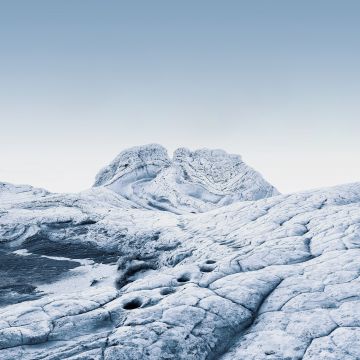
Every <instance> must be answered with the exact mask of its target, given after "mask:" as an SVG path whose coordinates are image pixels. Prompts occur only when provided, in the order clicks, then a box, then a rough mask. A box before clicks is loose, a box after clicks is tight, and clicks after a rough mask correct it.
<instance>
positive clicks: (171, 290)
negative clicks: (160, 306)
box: [160, 287, 176, 295]
mask: <svg viewBox="0 0 360 360" xmlns="http://www.w3.org/2000/svg"><path fill="white" fill-rule="evenodd" d="M175 291H176V289H174V288H171V287H168V288H163V289H161V290H160V294H161V295H169V294H173V293H174V292H175Z"/></svg>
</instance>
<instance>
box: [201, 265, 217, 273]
mask: <svg viewBox="0 0 360 360" xmlns="http://www.w3.org/2000/svg"><path fill="white" fill-rule="evenodd" d="M214 269H215V267H214V265H200V271H201V272H212V271H213V270H214Z"/></svg>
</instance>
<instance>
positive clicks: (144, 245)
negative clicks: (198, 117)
mask: <svg viewBox="0 0 360 360" xmlns="http://www.w3.org/2000/svg"><path fill="white" fill-rule="evenodd" d="M156 148H157V147H155V148H154V149H153V150H152V151H150V152H148V151H145V153H146V155H145V154H141V155H139V156H138V158H136V160H132V161H133V162H131V161H130V160H129V159H128V163H129V165H127V166H125V162H123V160H121V159H120V160H119V164H120V163H121V164H122V165H119V166H120V167H121V168H122V169H123V173H121V174H122V175H121V176H120V179H121V178H122V179H123V180H121V181H124V182H123V183H122V185H124V184H126V182H128V184H133V185H134V184H136V183H137V182H138V181H139V183H138V185H135V186H133V185H131V186H130V187H128V188H127V189H128V192H127V194H130V195H131V196H128V199H126V198H125V197H124V196H123V194H119V193H116V192H114V191H112V190H111V189H108V188H107V187H108V186H107V185H106V186H97V187H94V188H92V189H90V190H87V191H84V192H81V193H79V194H50V193H46V192H45V193H44V192H42V191H40V192H36V191H35V193H33V192H32V190H31V188H29V191H18V189H16V187H15V188H12V187H11V186H10V185H7V186H6V190H4V192H6V193H7V195H6V201H5V202H0V360H30V359H31V360H33V359H47V360H50V359H52V360H54V359H72V360H75V359H77V360H80V359H82V360H90V359H97V360H115V359H130V360H140V359H149V360H153V359H154V360H155V359H156V360H157V359H196V360H197V359H224V360H227V359H241V360H263V359H264V360H265V359H266V360H268V359H272V360H275V359H277V360H278V359H288V360H300V359H306V360H310V359H313V360H315V359H316V360H317V359H321V360H327V359H334V360H335V359H336V360H337V359H349V360H350V359H351V360H356V359H359V358H360V351H359V345H358V344H359V340H360V295H359V294H360V262H359V257H360V183H355V184H347V185H342V186H337V187H333V188H328V189H319V190H312V191H306V192H301V193H295V194H288V195H277V196H271V197H263V198H260V199H258V200H251V201H234V202H232V201H230V204H229V205H223V206H221V207H215V208H214V209H213V210H209V211H206V212H202V213H195V214H192V213H189V211H187V213H186V214H180V215H179V214H176V213H174V211H158V210H156V207H152V206H148V207H149V208H146V207H144V206H142V203H141V202H140V200H139V199H140V198H139V199H137V202H135V201H134V195H133V192H132V191H133V189H134V188H136V187H137V186H139V189H138V190H139V192H140V187H141V189H143V190H142V191H144V192H145V194H153V193H154V192H153V191H154V189H153V188H151V187H152V186H154V183H155V181H159V182H161V181H163V180H161V179H163V178H165V180H166V181H165V180H164V181H163V182H162V183H163V184H170V185H171V184H172V183H171V182H169V181H168V179H167V176H170V174H171V171H175V172H176V171H180V170H181V171H180V173H181V176H182V177H184V176H185V175H184V173H185V174H187V175H186V181H188V184H190V185H189V186H191V187H192V186H193V185H192V184H199V183H201V184H203V186H204V188H206V189H207V191H209V192H211V193H212V194H214V193H216V192H221V191H224V192H225V190H224V189H225V188H226V191H229V189H231V191H233V194H244V192H243V191H242V190H241V191H240V192H237V191H238V190H239V189H240V188H239V187H238V185H239V184H240V183H241V181H240V182H239V181H238V180H236V176H235V177H234V176H233V175H232V173H231V169H232V168H233V161H235V160H231V157H230V159H229V158H228V155H224V156H225V158H226V159H228V160H226V159H224V163H223V164H222V165H221V166H220V165H219V169H218V170H217V167H216V166H215V165H214V163H216V161H215V162H214V161H213V159H214V157H215V158H216V157H220V158H221V157H222V156H223V153H221V152H218V151H216V152H215V154H214V153H212V155H211V156H210V158H211V161H209V162H207V161H205V159H206V158H207V154H208V151H207V150H206V151H205V155H204V154H200V153H198V152H195V153H196V154H195V153H191V152H189V151H188V150H178V151H177V152H176V154H175V156H174V159H173V160H172V161H170V160H168V159H167V157H166V156H165V155H166V152H161V151H160V153H162V156H160V155H159V157H161V159H162V160H159V161H155V160H156V159H157V158H158V154H157V151H155V150H156ZM135 152H136V153H139V151H138V150H136V151H135ZM154 153H156V154H157V155H156V156H155V158H153V156H154ZM129 156H130V155H129ZM194 157H195V158H196V160H191V159H192V158H194ZM120 158H121V157H120ZM130 158H131V159H133V158H134V155H133V154H131V156H130ZM142 159H146V161H143V160H142ZM149 159H153V160H151V161H150V160H149ZM200 159H201V160H200ZM142 161H143V162H142ZM226 161H229V165H226ZM149 162H151V164H152V165H151V166H150V167H149V168H148V169H147V170H144V169H145V168H146V166H147V165H146V164H148V163H149ZM193 163H194V164H195V165H194V164H193ZM173 164H176V165H173ZM190 164H192V165H190ZM200 164H201V165H200ZM211 164H212V165H211ZM127 168H132V170H131V171H130V170H127ZM208 168H211V171H208V170H207V169H208ZM226 168H228V169H229V175H225V174H227V172H226V171H225V170H224V169H226ZM112 169H113V170H111V169H109V171H105V172H104V173H103V175H102V176H99V177H98V180H99V185H100V183H101V184H107V182H108V181H109V184H110V183H111V179H112V178H113V177H116V176H117V175H116V174H119V171H118V165H114V166H113V167H112ZM134 169H137V170H134ZM179 169H180V170H179ZM184 169H185V170H184ZM128 171H129V172H128ZM222 171H223V173H221V172H222ZM127 172H128V173H127ZM125 173H126V174H128V175H124V174H125ZM236 173H238V172H236ZM129 174H130V175H129ZM144 174H145V175H146V174H150V175H146V176H148V178H152V179H153V180H151V181H148V180H146V181H141V179H143V178H144V177H145V178H146V176H145V175H144ZM154 174H155V177H153V176H154ZM209 174H211V176H210V175H209ZM217 174H218V175H217ZM137 176H138V177H137ZM171 176H172V175H171ZM148 178H146V179H148ZM124 179H125V180H126V181H125V180H124ZM134 179H135V180H134ZM172 179H173V178H172ZM224 179H225V180H224ZM229 179H233V180H234V179H235V180H234V181H230V180H229ZM160 180H161V181H160ZM103 181H104V183H103ZM145 183H146V184H145ZM231 184H232V185H231ZM251 184H252V183H251V182H250V183H249V187H248V185H246V187H245V188H246V189H249V188H251V187H250V185H251ZM140 185H141V186H140ZM170 185H169V186H170ZM164 186H165V185H164ZM148 187H149V188H150V190H151V191H150V190H147V189H148ZM121 188H122V189H124V188H126V186H122V187H121ZM255 188H257V187H255ZM9 189H11V191H9ZM145 189H146V191H145ZM166 189H168V188H166ZM192 189H194V187H192ZM241 189H242V188H241ZM257 189H258V188H257ZM175 190H176V191H177V192H179V189H178V188H176V189H175ZM147 191H148V192H147ZM166 191H168V190H166ZM251 191H252V190H251ZM254 191H255V190H254ZM256 191H258V190H256ZM29 192H30V193H31V196H28V195H29V194H28V193H29ZM184 193H185V191H183V190H182V193H181V194H184ZM21 194H22V195H21ZM146 196H148V195H146ZM149 196H150V195H149ZM187 196H189V195H187ZM231 196H233V195H231ZM242 196H243V195H242ZM145 198H146V197H141V199H142V200H144V199H145ZM223 198H225V197H223ZM202 199H204V195H202ZM239 199H241V198H237V200H239ZM202 201H203V202H204V203H206V201H204V200H202ZM225 202H227V201H225ZM175 204H176V205H177V206H178V205H179V203H178V202H176V203H173V206H174V209H175ZM217 204H218V203H217ZM177 209H178V208H177ZM184 209H185V208H184ZM196 209H198V208H196ZM170 210H173V208H170ZM184 212H185V211H184Z"/></svg>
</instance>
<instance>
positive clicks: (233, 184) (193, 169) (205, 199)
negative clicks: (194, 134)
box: [94, 144, 279, 213]
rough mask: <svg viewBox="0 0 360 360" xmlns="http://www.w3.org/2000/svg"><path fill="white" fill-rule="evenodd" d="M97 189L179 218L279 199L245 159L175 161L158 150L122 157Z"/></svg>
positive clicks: (179, 157)
mask: <svg viewBox="0 0 360 360" xmlns="http://www.w3.org/2000/svg"><path fill="white" fill-rule="evenodd" d="M94 186H106V187H108V188H109V189H112V190H113V191H115V192H117V193H119V194H121V195H123V196H124V197H125V198H127V199H129V200H131V201H132V202H134V203H136V204H138V205H140V206H141V207H144V208H149V209H159V210H167V211H171V212H174V213H189V212H204V211H208V210H211V209H214V208H217V207H221V206H224V205H227V204H230V203H233V202H235V201H244V200H257V199H261V198H265V197H270V196H274V195H278V194H279V193H278V191H277V190H276V189H275V188H274V187H273V186H272V185H270V184H269V183H267V182H266V181H265V180H264V179H263V178H262V177H261V175H260V174H259V173H257V172H256V171H255V170H253V169H251V168H250V167H249V166H247V165H246V164H245V163H244V162H243V161H242V160H241V157H240V156H239V155H230V154H227V153H226V152H225V151H223V150H208V149H201V150H196V151H193V152H192V151H190V150H188V149H185V148H180V149H177V150H176V151H175V152H174V157H173V159H172V160H171V159H170V158H169V157H168V155H167V151H166V149H165V148H163V147H162V146H160V145H156V144H152V145H146V146H139V147H134V148H131V149H128V150H125V151H123V152H122V153H120V154H119V155H118V156H117V157H116V158H115V160H114V161H113V162H112V163H111V164H110V165H109V166H107V167H105V168H104V169H103V170H101V171H100V172H99V173H98V175H97V176H96V180H95V185H94Z"/></svg>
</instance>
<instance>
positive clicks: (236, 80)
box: [0, 0, 360, 193]
mask: <svg viewBox="0 0 360 360" xmlns="http://www.w3.org/2000/svg"><path fill="white" fill-rule="evenodd" d="M0 125H1V126H0V154H1V155H0V180H1V181H8V182H13V183H28V184H32V185H34V186H40V187H45V188H47V189H49V190H51V191H59V192H60V191H79V190H82V189H85V188H88V187H90V186H91V185H92V182H93V179H94V176H95V174H96V173H97V171H98V170H99V168H101V167H102V166H104V165H105V164H107V163H108V162H110V161H111V160H112V158H113V157H115V156H116V155H117V153H118V152H120V151H121V150H122V149H124V148H126V147H129V146H133V145H140V144H146V143H152V142H157V143H161V144H163V145H164V146H166V147H167V148H168V149H169V151H170V152H172V151H173V150H174V149H175V148H177V147H180V146H186V147H190V148H192V149H195V148H199V147H210V148H223V149H225V150H226V151H228V152H232V153H238V154H241V155H242V157H243V159H244V161H246V162H247V163H248V164H249V165H251V166H253V167H254V168H255V169H257V170H258V171H260V172H261V173H262V174H263V175H264V177H265V178H266V179H267V180H269V181H270V182H271V183H272V184H274V185H275V186H276V187H277V188H278V189H279V190H280V191H281V192H285V193H286V192H293V191H298V190H303V189H308V188H314V187H322V186H329V185H335V184H339V183H346V182H354V181H360V166H359V165H360V164H359V159H360V140H359V137H360V1H357V0H356V1H355V0H354V1H347V0H338V1H333V0H311V1H291V0H283V1H278V0H273V1H269V0H263V1H256V0H251V1H250V0H248V1H241V0H236V1H235V0H234V1H231V0H222V1H211V0H191V1H190V0H182V1H169V0H164V1H158V0H151V1H149V0H146V1H136V0H131V1H130V0H129V1H120V0H117V1H115V0H114V1H112V0H106V1H101V0H97V1H92V0H57V1H55V0H43V1H39V0H31V1H29V0H24V1H18V0H7V1H6V0H0Z"/></svg>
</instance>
